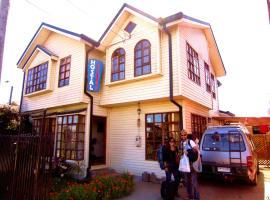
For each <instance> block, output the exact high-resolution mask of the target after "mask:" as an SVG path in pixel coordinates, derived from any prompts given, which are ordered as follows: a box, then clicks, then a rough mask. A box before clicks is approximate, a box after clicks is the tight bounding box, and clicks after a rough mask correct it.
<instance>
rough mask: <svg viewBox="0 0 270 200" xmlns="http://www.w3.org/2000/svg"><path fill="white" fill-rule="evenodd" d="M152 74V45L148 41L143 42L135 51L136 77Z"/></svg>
mask: <svg viewBox="0 0 270 200" xmlns="http://www.w3.org/2000/svg"><path fill="white" fill-rule="evenodd" d="M150 73H151V44H150V42H149V41H148V40H141V41H140V42H138V43H137V44H136V46H135V50H134V76H141V75H144V74H150Z"/></svg>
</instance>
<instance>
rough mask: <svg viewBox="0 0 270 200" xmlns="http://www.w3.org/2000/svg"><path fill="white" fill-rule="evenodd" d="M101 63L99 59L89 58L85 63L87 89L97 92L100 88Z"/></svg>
mask: <svg viewBox="0 0 270 200" xmlns="http://www.w3.org/2000/svg"><path fill="white" fill-rule="evenodd" d="M102 71H103V63H102V62H101V61H100V60H96V59H90V60H88V65H87V91H88V92H98V91H99V90H100V83H101V76H102Z"/></svg>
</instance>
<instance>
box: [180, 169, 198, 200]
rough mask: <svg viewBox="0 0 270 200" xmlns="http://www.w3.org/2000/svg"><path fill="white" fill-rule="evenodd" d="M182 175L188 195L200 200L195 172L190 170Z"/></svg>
mask: <svg viewBox="0 0 270 200" xmlns="http://www.w3.org/2000/svg"><path fill="white" fill-rule="evenodd" d="M183 175H184V179H185V186H186V188H187V193H188V197H189V198H190V199H195V200H200V193H199V188H198V179H197V172H195V171H194V170H191V172H190V173H183Z"/></svg>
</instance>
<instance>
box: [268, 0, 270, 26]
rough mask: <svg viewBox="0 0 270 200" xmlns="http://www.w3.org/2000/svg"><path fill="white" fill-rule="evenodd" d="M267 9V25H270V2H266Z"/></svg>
mask: <svg viewBox="0 0 270 200" xmlns="http://www.w3.org/2000/svg"><path fill="white" fill-rule="evenodd" d="M267 7H268V17H269V23H270V0H267Z"/></svg>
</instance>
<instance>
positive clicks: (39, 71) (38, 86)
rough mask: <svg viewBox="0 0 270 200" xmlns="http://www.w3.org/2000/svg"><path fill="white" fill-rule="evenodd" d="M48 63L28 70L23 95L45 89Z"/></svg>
mask: <svg viewBox="0 0 270 200" xmlns="http://www.w3.org/2000/svg"><path fill="white" fill-rule="evenodd" d="M47 72H48V62H46V63H43V64H41V65H39V66H37V67H34V68H32V69H29V70H28V75H27V81H26V88H25V93H26V94H29V93H32V92H36V91H40V90H44V89H46V82H47Z"/></svg>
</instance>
